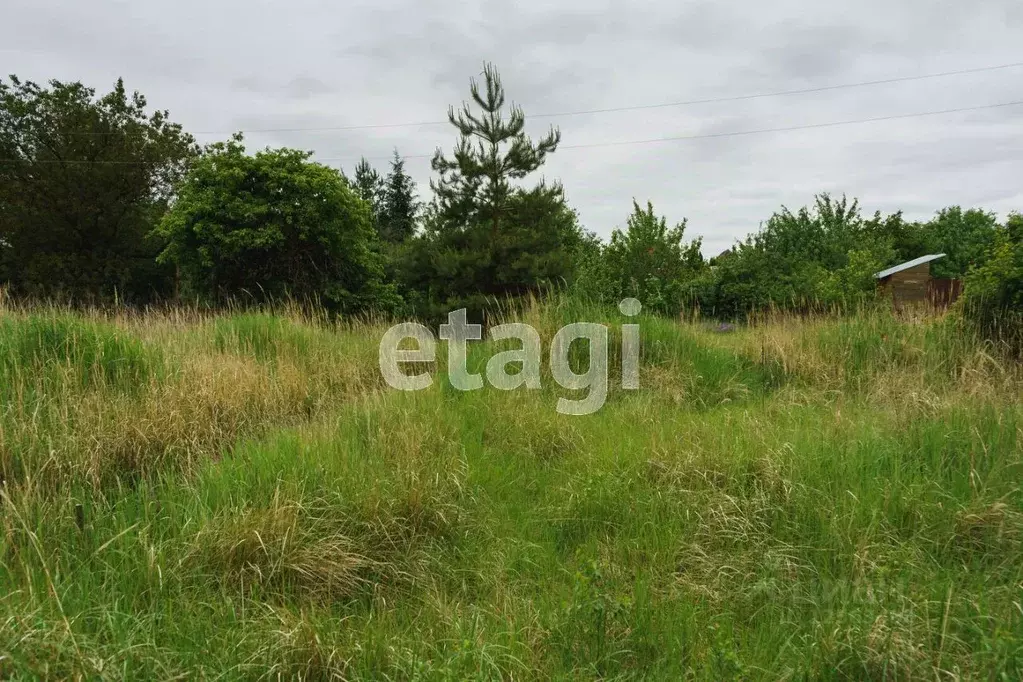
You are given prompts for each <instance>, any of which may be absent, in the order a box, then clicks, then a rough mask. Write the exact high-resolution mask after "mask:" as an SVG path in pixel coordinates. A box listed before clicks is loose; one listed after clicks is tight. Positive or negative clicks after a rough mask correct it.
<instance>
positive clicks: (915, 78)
mask: <svg viewBox="0 0 1023 682" xmlns="http://www.w3.org/2000/svg"><path fill="white" fill-rule="evenodd" d="M1019 67H1023V62H1011V63H1008V64H997V65H995V66H980V67H976V68H971V69H959V70H956V71H941V72H938V73H928V74H922V75H919V76H897V77H894V78H882V79H880V80H871V81H859V82H856V83H839V84H836V85H823V86H819V87H813V88H801V89H797V90H776V91H772V92H760V93H753V94H747V95H732V96H727V97H708V98H703V99H689V100H680V101H676V102H661V103H658V104H637V105H631V106H621V107H607V108H603V109H582V110H578V111H560V112H553V113H545V114H529V115H528V116H527V118H528V119H535V118H561V117H566V116H584V115H588V114H608V113H614V112H620V111H644V110H650V109H667V108H671V107H683V106H691V105H696V104H715V103H721V102H741V101H745V100H753V99H764V98H768V97H788V96H791V95H807V94H812V93H816V92H828V91H831V90H844V89H847V88H863V87H870V86H874V85H886V84H889V83H906V82H910V81H919V80H928V79H933V78H946V77H949V76H963V75H967V74H973V73H984V72H988V71H1002V70H1005V69H1015V68H1019ZM448 123H449V121H448V120H447V119H443V120H433V121H414V122H409V123H370V124H363V125H345V126H323V127H289V128H251V129H248V130H241V131H237V130H198V131H192V134H193V135H231V134H233V133H235V132H242V133H302V132H340V131H346V130H374V129H384V128H418V127H422V126H436V125H447V124H448ZM74 134H77V135H117V134H119V133H117V132H110V131H101V132H80V133H74Z"/></svg>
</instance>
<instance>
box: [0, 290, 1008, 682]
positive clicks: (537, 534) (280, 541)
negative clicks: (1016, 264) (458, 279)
mask: <svg viewBox="0 0 1023 682" xmlns="http://www.w3.org/2000/svg"><path fill="white" fill-rule="evenodd" d="M575 316H579V317H578V318H576V319H581V320H585V321H595V322H606V323H607V324H608V325H609V328H610V329H611V330H612V335H614V329H615V328H616V326H617V325H620V324H621V322H622V320H621V318H620V316H619V315H618V314H617V312H616V311H602V310H599V309H594V308H587V309H582V310H580V309H578V308H575V309H570V307H568V306H566V307H558V306H557V305H548V306H544V307H537V308H533V309H529V310H526V311H524V312H522V313H521V314H518V317H519V319H524V320H526V321H530V322H531V323H533V324H534V325H535V326H536V327H537V328H538V329H539V330H540V332H541V336H542V338H543V339H544V341H545V349H546V348H547V343H548V342H549V339H550V338H551V337H552V336H553V333H554V331H555V330H556V329H557V327H558V326H560V324H563V323H564V322H566V321H576V320H573V319H572V318H573V317H575ZM31 319H32V318H23V319H13V320H12V321H10V324H11V325H13V326H18V325H24V326H25V328H26V329H29V328H31V325H33V324H36V323H35V322H32V321H31ZM68 319H69V320H71V321H72V322H74V323H75V324H78V325H82V326H84V327H86V328H90V329H92V328H96V329H100V328H102V329H105V330H106V333H107V336H106V337H103V338H118V339H121V340H122V341H123V342H124V344H125V346H124V348H125V349H127V350H122V351H118V350H108V351H104V352H103V353H100V354H99V355H98V357H100V358H105V359H106V360H110V359H111V358H114V357H116V356H118V354H119V353H123V355H125V356H130V355H131V354H132V353H133V352H135V351H133V350H132V349H133V348H136V345H137V347H138V348H142V349H143V350H142V351H141V353H142V354H141V355H140V356H139V357H144V358H149V360H147V362H149V363H150V364H148V365H146V366H147V367H149V369H147V370H145V371H146V372H147V373H146V374H144V375H143V374H140V375H139V377H138V379H137V380H136V381H134V382H132V381H129V382H128V384H126V385H123V386H122V384H121V383H119V382H120V381H122V379H117V380H112V379H107V378H100V377H105V376H106V375H103V374H102V370H98V369H94V370H88V371H91V372H93V374H92V375H90V378H89V379H88V380H83V379H82V376H83V375H82V374H81V373H80V372H81V371H85V370H80V369H79V370H75V371H73V372H71V371H65V370H63V369H62V370H61V371H60V372H58V373H55V374H53V377H55V379H46V381H58V383H57V384H55V385H51V387H50V388H49V389H48V390H51V391H52V390H57V391H58V393H57V396H58V397H56V398H54V400H57V401H58V402H59V400H60V398H59V396H64V399H65V400H66V402H64V403H60V404H62V405H64V407H61V408H60V409H62V410H65V411H66V413H67V414H69V415H75V414H77V415H78V416H76V418H75V419H72V420H71V421H70V422H69V423H68V424H67V425H66V426H65V427H63V428H64V431H63V432H62V433H63V436H62V437H61V438H57V439H53V440H52V442H53V443H55V444H57V448H55V449H54V452H53V454H52V455H48V457H52V458H56V459H58V460H60V459H66V460H67V461H69V462H80V463H81V462H84V460H83V459H82V458H83V457H85V455H86V453H92V454H89V457H100V455H99V454H98V452H99V451H96V450H90V449H89V446H88V445H87V444H88V443H89V442H90V440H89V439H90V436H93V435H95V434H94V429H95V428H96V422H95V421H91V420H90V419H88V418H85V417H83V416H82V415H83V414H88V412H86V413H76V412H75V411H74V410H75V409H76V408H74V407H73V405H75V404H78V403H80V402H82V400H83V399H84V400H85V402H88V401H89V400H104V401H109V400H116V399H117V397H118V396H122V398H123V400H125V401H126V402H125V403H122V404H129V403H128V402H127V401H129V400H132V399H134V400H136V402H138V401H139V399H138V398H137V397H136V398H132V396H133V395H134V396H138V395H141V394H139V393H138V391H140V390H142V389H140V388H139V387H140V386H143V385H145V386H148V387H149V388H146V389H144V390H143V393H145V391H155V392H156V393H155V394H154V395H160V396H162V397H164V398H165V401H164V402H161V403H159V405H158V406H154V407H152V408H145V409H142V408H139V409H142V411H140V412H134V413H129V414H132V415H134V417H135V419H134V423H133V420H130V419H126V420H123V421H117V422H116V425H117V426H118V428H120V429H121V431H119V432H118V431H115V432H111V434H118V433H119V434H120V436H119V437H120V438H121V440H123V441H124V442H133V441H132V440H131V437H129V436H128V435H125V434H127V433H130V432H131V430H132V428H133V427H136V426H137V425H138V423H140V420H141V419H143V418H146V419H152V418H154V417H153V416H152V415H151V414H150V413H149V412H147V411H146V410H149V409H158V410H161V411H162V412H159V413H154V414H162V413H173V412H175V411H180V410H184V409H185V408H184V405H186V404H190V403H198V404H199V405H200V406H201V408H200V409H196V410H194V411H191V412H187V415H188V418H187V419H185V421H184V424H185V426H183V427H181V428H180V429H179V430H176V429H170V430H167V431H165V432H162V433H163V435H162V437H161V439H159V440H155V441H152V442H150V447H151V448H160V447H162V448H163V450H160V453H161V455H160V456H158V457H157V456H153V457H149V458H146V459H140V460H137V461H135V462H134V464H133V465H132V466H133V467H134V468H133V469H132V470H133V471H136V473H137V474H138V475H137V476H135V477H134V478H129V477H124V476H98V477H93V476H75V475H73V473H74V472H76V471H83V472H84V471H88V469H87V468H75V467H70V468H69V469H67V471H66V475H64V476H62V477H58V478H47V477H45V476H41V475H38V472H32V471H28V472H25V473H24V475H22V476H20V477H18V478H12V479H9V480H8V481H7V482H6V483H5V485H4V486H3V488H2V490H0V505H2V513H0V519H2V521H3V525H2V530H3V532H2V533H0V674H2V675H4V676H7V677H16V678H27V679H36V678H49V679H73V678H80V679H85V678H89V679H104V678H110V679H165V678H175V677H186V678H195V677H200V678H219V679H250V678H256V679H261V678H265V679H281V678H286V679H306V680H308V679H393V680H399V679H400V680H404V679H415V680H461V679H488V680H506V679H598V678H599V679H670V680H676V679H713V680H720V679H765V680H767V679H771V680H774V679H847V680H901V679H1018V678H1020V676H1021V675H1023V612H1021V611H1020V608H1019V603H1020V600H1021V597H1023V595H1021V592H1020V585H1021V583H1023V496H1021V492H1020V480H1021V479H1020V477H1021V474H1023V408H1021V405H1020V401H1019V396H1020V393H1019V388H1020V386H1021V384H1020V382H1019V373H1018V370H1017V368H1015V367H1014V366H1013V365H1012V364H1010V363H1008V362H1007V361H1005V360H1003V359H1000V358H999V357H997V356H996V355H994V354H992V350H991V349H990V348H988V347H986V346H984V345H983V344H980V343H979V342H974V341H973V340H972V339H971V338H969V337H965V336H960V335H958V334H957V333H956V331H955V329H954V327H951V326H946V325H952V324H953V323H952V322H951V321H948V320H943V321H942V320H939V321H926V322H922V323H919V324H918V323H916V322H906V321H899V320H896V319H893V318H887V317H868V316H862V317H860V318H857V319H846V320H800V321H797V320H792V319H785V320H776V321H773V322H765V323H763V324H761V325H758V326H754V327H748V328H740V329H738V330H736V331H735V332H732V333H725V334H722V333H717V332H715V331H712V330H710V329H707V328H704V327H702V326H700V325H698V324H679V323H675V322H671V321H667V320H658V319H654V318H645V317H644V318H642V319H641V320H640V324H641V326H642V338H643V342H644V356H643V368H642V373H641V388H640V390H639V391H636V392H626V391H621V390H617V391H615V392H613V394H612V395H611V397H610V399H609V401H608V403H607V405H606V406H605V407H604V409H602V410H601V411H599V412H598V413H596V414H594V415H590V416H587V417H567V416H562V415H559V414H557V413H556V411H555V404H556V400H557V397H558V396H560V395H563V394H564V392H563V391H562V390H561V389H560V387H558V386H557V385H556V384H554V383H553V382H551V381H550V379H549V376H548V375H547V374H545V375H544V388H543V389H542V390H541V391H525V390H523V391H511V392H504V391H497V390H493V389H489V388H485V389H484V390H481V391H476V392H468V393H462V392H459V391H455V390H453V389H451V387H450V386H447V385H445V384H444V382H443V377H444V372H445V367H444V359H443V355H444V354H443V346H441V352H440V353H439V354H438V357H439V360H438V362H437V363H436V367H435V368H434V370H435V381H434V384H433V385H432V386H431V387H430V388H429V389H427V390H425V391H422V392H417V393H402V392H392V391H387V390H383V389H382V387H381V385H380V382H379V380H378V378H376V376H375V375H376V365H375V361H376V342H377V340H378V339H379V335H380V334H382V332H383V329H382V328H381V327H376V326H372V325H363V326H352V327H331V326H325V325H324V324H323V323H313V322H309V321H307V320H303V319H301V318H297V317H287V318H285V317H281V316H274V315H267V314H262V315H258V316H253V315H238V316H232V317H224V318H217V319H205V318H203V319H191V318H189V319H181V320H176V319H174V318H166V319H162V320H157V319H152V320H146V321H138V320H135V321H121V322H117V321H114V322H106V323H103V324H100V322H99V321H98V320H95V319H92V318H75V317H70V318H68ZM104 325H106V326H104ZM94 326H95V327H94ZM619 328H620V327H619ZM10 333H11V334H12V335H14V334H20V333H24V334H28V333H29V332H10ZM72 336H74V338H76V339H77V338H79V336H80V335H79V336H75V335H74V334H72ZM12 338H13V337H12ZM131 339H135V341H134V342H133V341H131ZM76 343H77V341H76ZM97 343H99V342H97ZM133 344H135V345H133ZM57 345H58V346H59V343H58V344H57ZM614 346H615V343H612V347H614ZM495 350H496V349H495V348H494V347H493V346H491V345H487V344H481V345H480V346H479V347H477V348H476V350H475V351H474V353H473V355H472V357H471V364H474V365H475V366H480V364H481V363H485V361H486V358H487V357H488V356H489V354H490V353H491V352H494V351H495ZM60 352H61V353H64V352H65V351H60ZM76 352H78V353H79V354H78V355H74V356H73V357H74V358H78V359H81V360H76V361H75V363H78V362H79V361H80V362H81V363H83V364H88V363H89V362H94V361H95V358H96V357H97V354H96V353H95V352H93V351H89V352H88V353H83V352H80V351H76ZM11 357H17V358H23V359H18V360H17V361H16V362H14V364H13V367H14V370H13V371H15V372H16V373H17V374H16V377H17V381H18V382H21V384H19V385H26V384H30V383H32V382H35V381H37V380H39V378H40V377H43V376H44V375H45V374H46V372H48V371H50V370H48V369H46V367H47V364H46V363H47V362H50V360H46V359H43V360H39V359H37V358H42V357H43V355H42V354H41V352H40V351H39V350H32V351H30V352H27V353H26V354H25V355H18V356H14V355H12V356H11ZM46 357H51V356H46ZM58 357H62V356H58ZM89 358H92V359H93V360H90V359H89ZM157 358H159V359H157ZM55 362H58V363H63V364H61V367H64V366H65V364H66V363H67V362H68V361H67V360H66V359H59V360H57V361H55ZM617 362H620V360H618V361H617ZM33 363H35V364H33ZM40 363H41V364H40ZM97 366H102V363H99V365H97ZM113 366H114V367H117V366H119V365H117V364H116V363H115V364H114V365H113ZM167 368H171V369H167ZM175 368H180V369H175ZM184 368H191V369H184ZM225 368H228V369H225ZM228 370H229V371H228ZM225 372H226V374H224V373H225ZM325 373H334V374H337V375H339V376H335V377H334V378H331V379H328V378H325V377H324V376H323V375H324V374H325ZM613 374H614V370H613V371H612V375H613ZM218 377H219V378H218ZM59 382H63V383H59ZM54 386H55V387H56V388H54ZM133 386H134V388H133ZM168 387H173V390H172V391H169V392H168V391H167V389H168ZM229 389H233V390H234V391H235V392H237V393H239V394H240V397H238V398H234V397H231V396H232V395H233V393H231V392H230V391H229ZM121 391H128V393H124V394H123V395H122V393H120V392H121ZM131 391H136V393H134V394H132V393H131ZM266 391H269V392H270V393H271V394H272V395H271V398H267V397H266V396H265V395H264V392H266ZM19 395H20V394H18V393H15V394H14V398H13V399H14V400H15V401H17V400H20V398H19V397H18V396H19ZM310 395H313V396H315V398H314V399H313V403H312V408H311V409H309V410H307V409H306V407H305V406H306V404H307V403H306V402H305V401H306V400H307V399H308V396H310ZM168 399H169V400H168ZM54 409H56V408H54ZM89 409H97V408H95V407H92V408H89ZM57 413H59V411H58V412H55V414H57ZM225 413H228V414H230V415H233V416H231V419H233V420H238V421H236V422H233V421H225V419H227V418H226V417H225V416H224V415H225ZM11 415H13V416H11V417H10V419H16V420H20V421H17V422H16V423H17V424H20V425H21V428H22V429H23V431H22V432H21V433H22V436H23V437H26V438H27V436H26V435H25V434H28V433H34V434H35V437H36V438H37V439H38V440H40V441H46V440H47V438H48V435H49V434H48V431H49V430H51V429H52V430H54V432H56V426H55V424H56V422H52V423H48V425H47V426H45V427H42V426H36V427H30V426H26V424H31V423H32V422H30V421H26V420H30V416H29V415H30V412H29V411H28V410H27V409H22V408H19V409H18V410H15V411H14V412H12V413H11ZM146 415H149V416H146ZM4 423H5V429H6V428H11V425H12V424H15V422H12V421H6V422H4ZM228 423H233V424H235V426H233V427H231V428H230V429H228V428H227V427H226V426H225V424H228ZM33 429H35V430H33ZM217 429H222V432H221V433H220V435H219V436H218V437H217V438H212V437H209V436H208V435H204V434H207V433H208V432H210V431H216V430H217ZM111 434H106V435H103V436H102V438H103V439H109V438H111V437H112V436H111ZM19 442H20V443H21V446H20V447H26V445H25V442H26V441H19ZM103 442H106V443H111V442H117V441H111V440H104V441H103ZM155 451H156V450H153V452H155ZM40 461H48V460H46V459H43V460H40ZM75 466H79V465H75Z"/></svg>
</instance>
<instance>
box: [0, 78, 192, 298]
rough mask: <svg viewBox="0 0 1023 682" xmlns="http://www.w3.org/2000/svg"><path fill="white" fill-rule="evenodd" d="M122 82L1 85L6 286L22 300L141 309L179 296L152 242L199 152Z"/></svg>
mask: <svg viewBox="0 0 1023 682" xmlns="http://www.w3.org/2000/svg"><path fill="white" fill-rule="evenodd" d="M197 151H198V149H197V148H196V146H195V143H194V140H193V139H192V137H191V136H190V135H187V134H185V133H184V132H182V130H181V127H180V126H179V125H177V124H175V123H171V122H170V121H169V120H168V114H167V112H166V111H157V112H155V113H153V114H147V113H146V100H145V98H144V97H143V96H142V95H140V94H139V93H137V92H136V93H133V94H131V95H129V94H128V93H127V91H126V90H125V88H124V84H123V82H122V81H120V80H119V81H118V82H117V84H116V85H115V86H114V89H113V91H111V92H110V93H108V94H106V95H104V96H102V97H99V98H97V97H96V93H95V90H93V89H91V88H87V87H85V86H84V85H82V84H81V83H62V82H59V81H50V83H49V84H48V87H41V86H39V85H37V84H35V83H33V82H31V81H21V80H19V79H18V78H16V77H14V76H11V79H10V82H9V83H7V82H3V81H0V280H2V281H3V282H4V283H5V284H6V285H7V286H9V287H10V288H11V290H12V292H13V293H15V294H18V295H29V296H41V297H51V296H55V297H60V298H67V299H70V300H79V301H82V300H89V301H94V302H95V301H102V300H107V299H111V298H113V297H115V296H116V297H118V298H119V299H121V300H127V301H133V302H140V301H147V300H152V299H153V298H154V297H160V296H165V295H168V294H170V293H172V291H173V282H174V279H173V269H172V268H169V267H166V266H161V265H158V264H157V263H156V261H155V256H156V254H157V253H159V251H160V249H161V248H162V246H163V244H162V242H161V241H160V240H159V239H158V238H155V237H153V236H152V235H151V234H150V233H151V231H152V229H153V227H154V226H155V225H156V223H157V222H158V221H159V219H160V217H161V216H162V215H163V213H164V211H165V210H166V206H167V203H168V201H169V199H170V197H171V196H172V193H173V188H174V186H175V184H176V183H177V182H178V180H179V179H180V178H181V177H182V175H183V174H184V172H185V170H186V167H187V164H188V162H189V160H190V159H191V158H192V157H193V156H194V155H195V154H196V153H197Z"/></svg>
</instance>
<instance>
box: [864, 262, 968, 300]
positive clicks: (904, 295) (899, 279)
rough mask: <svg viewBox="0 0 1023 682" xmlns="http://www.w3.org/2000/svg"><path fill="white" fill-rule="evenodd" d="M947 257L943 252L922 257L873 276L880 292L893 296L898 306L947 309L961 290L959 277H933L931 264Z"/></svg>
mask: <svg viewBox="0 0 1023 682" xmlns="http://www.w3.org/2000/svg"><path fill="white" fill-rule="evenodd" d="M944 257H945V254H943V253H935V254H930V255H928V256H921V257H920V258H915V259H913V260H911V261H906V262H905V263H900V264H899V265H896V266H893V267H890V268H888V269H887V270H882V271H881V272H878V273H877V274H875V275H874V277H875V278H877V282H878V287H880V288H881V291H882V292H884V293H885V295H889V296H891V298H892V304H893V305H894V306H895V307H896V308H903V307H905V306H911V305H924V304H931V305H933V306H934V307H936V308H941V309H944V308H947V307H948V306H949V305H951V304H952V303H953V302H954V301H955V299H956V298H958V296H959V292H960V291H961V290H962V286H961V282H960V281H959V280H947V279H934V278H933V277H931V263H932V262H934V261H936V260H938V259H939V258H944Z"/></svg>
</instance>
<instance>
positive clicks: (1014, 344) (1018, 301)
mask: <svg viewBox="0 0 1023 682" xmlns="http://www.w3.org/2000/svg"><path fill="white" fill-rule="evenodd" d="M962 310H963V313H964V315H965V317H966V318H967V319H968V320H970V321H971V322H973V323H974V324H975V325H976V326H977V327H978V329H979V330H980V331H981V333H982V334H984V335H985V336H986V337H987V338H989V339H991V340H994V341H997V342H999V343H1004V344H1006V345H1007V346H1008V347H1009V348H1010V349H1011V350H1012V351H1013V352H1016V353H1020V352H1023V216H1021V215H1020V214H1018V213H1014V214H1012V215H1010V216H1009V219H1008V220H1007V221H1006V223H1005V226H1004V227H1000V228H999V229H998V230H997V232H996V234H995V241H994V245H993V246H992V247H991V248H990V250H989V251H988V253H987V257H986V262H985V263H984V264H983V265H981V266H980V267H979V268H975V269H974V270H972V271H971V272H970V274H969V275H968V276H967V278H966V284H965V294H964V296H963V301H962Z"/></svg>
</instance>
